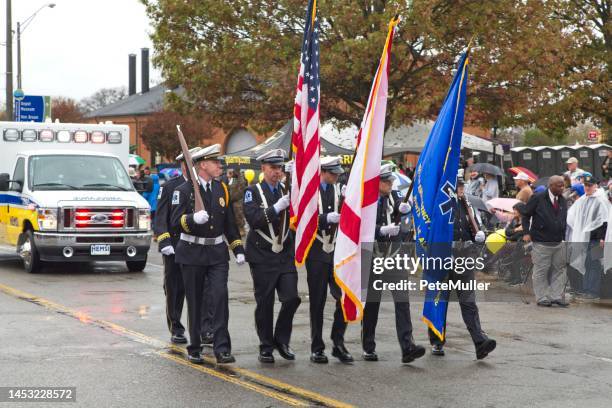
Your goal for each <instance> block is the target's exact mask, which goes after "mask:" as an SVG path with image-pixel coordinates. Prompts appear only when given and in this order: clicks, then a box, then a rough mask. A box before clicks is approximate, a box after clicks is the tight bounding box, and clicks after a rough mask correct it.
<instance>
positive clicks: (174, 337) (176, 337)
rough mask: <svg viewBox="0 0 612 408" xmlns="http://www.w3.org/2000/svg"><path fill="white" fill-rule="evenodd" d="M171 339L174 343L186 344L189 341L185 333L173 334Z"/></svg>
mask: <svg viewBox="0 0 612 408" xmlns="http://www.w3.org/2000/svg"><path fill="white" fill-rule="evenodd" d="M170 341H171V342H172V343H174V344H185V343H187V337H185V336H184V335H183V334H173V335H172V337H170Z"/></svg>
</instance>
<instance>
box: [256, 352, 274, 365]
mask: <svg viewBox="0 0 612 408" xmlns="http://www.w3.org/2000/svg"><path fill="white" fill-rule="evenodd" d="M257 359H258V360H259V361H260V362H261V363H273V362H274V355H273V354H272V352H271V351H260V352H259V357H257Z"/></svg>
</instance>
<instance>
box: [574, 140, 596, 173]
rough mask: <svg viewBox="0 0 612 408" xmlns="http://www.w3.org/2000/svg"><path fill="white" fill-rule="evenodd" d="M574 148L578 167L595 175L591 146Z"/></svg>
mask: <svg viewBox="0 0 612 408" xmlns="http://www.w3.org/2000/svg"><path fill="white" fill-rule="evenodd" d="M574 148H575V149H576V153H577V156H576V158H577V159H578V167H579V168H581V169H582V170H584V171H588V172H589V173H591V174H593V170H594V166H593V153H594V151H593V149H591V148H590V147H589V146H575V147H574Z"/></svg>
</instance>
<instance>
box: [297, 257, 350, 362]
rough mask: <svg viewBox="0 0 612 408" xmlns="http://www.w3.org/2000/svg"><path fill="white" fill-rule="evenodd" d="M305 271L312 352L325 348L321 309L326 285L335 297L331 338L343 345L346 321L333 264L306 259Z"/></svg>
mask: <svg viewBox="0 0 612 408" xmlns="http://www.w3.org/2000/svg"><path fill="white" fill-rule="evenodd" d="M306 271H307V280H308V294H309V296H310V338H311V346H310V349H311V351H312V352H313V353H314V352H317V351H323V350H325V343H324V342H323V310H324V309H325V301H326V300H327V287H328V286H329V291H330V293H331V295H332V296H333V297H334V299H336V310H335V311H334V322H333V324H332V330H331V339H332V342H333V344H334V345H335V346H336V345H343V344H344V333H345V332H346V322H345V321H344V315H343V314H342V305H341V303H340V300H341V298H342V292H341V290H340V288H339V287H338V285H337V284H336V281H335V280H334V265H332V264H330V263H325V262H320V261H310V260H308V259H307V260H306Z"/></svg>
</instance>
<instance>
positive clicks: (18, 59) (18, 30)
mask: <svg viewBox="0 0 612 408" xmlns="http://www.w3.org/2000/svg"><path fill="white" fill-rule="evenodd" d="M17 89H23V88H22V87H21V23H20V22H19V21H18V22H17Z"/></svg>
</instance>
